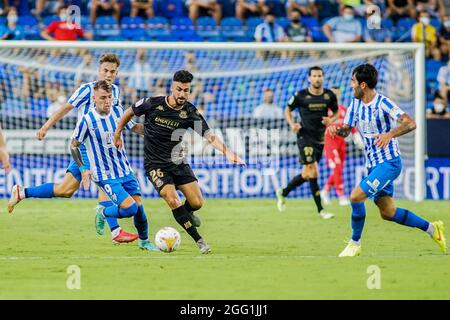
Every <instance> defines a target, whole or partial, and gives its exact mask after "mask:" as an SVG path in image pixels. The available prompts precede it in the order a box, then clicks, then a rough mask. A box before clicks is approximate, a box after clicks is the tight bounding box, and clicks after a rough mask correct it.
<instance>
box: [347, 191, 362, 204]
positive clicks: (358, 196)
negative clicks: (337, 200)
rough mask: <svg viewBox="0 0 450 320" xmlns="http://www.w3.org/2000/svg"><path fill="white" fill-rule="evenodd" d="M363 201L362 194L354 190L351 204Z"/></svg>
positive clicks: (351, 195)
mask: <svg viewBox="0 0 450 320" xmlns="http://www.w3.org/2000/svg"><path fill="white" fill-rule="evenodd" d="M363 200H364V199H363V197H361V194H360V193H359V192H357V191H355V190H353V191H352V193H351V194H350V202H361V201H363Z"/></svg>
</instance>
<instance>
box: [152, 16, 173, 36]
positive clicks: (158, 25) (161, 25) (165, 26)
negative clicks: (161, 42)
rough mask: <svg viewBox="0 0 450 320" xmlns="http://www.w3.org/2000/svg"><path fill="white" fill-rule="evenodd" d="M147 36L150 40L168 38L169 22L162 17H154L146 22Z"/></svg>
mask: <svg viewBox="0 0 450 320" xmlns="http://www.w3.org/2000/svg"><path fill="white" fill-rule="evenodd" d="M147 35H148V36H149V37H150V38H155V37H159V36H161V37H168V36H170V26H169V21H168V20H167V19H166V18H164V17H159V16H155V17H153V18H150V19H148V20H147Z"/></svg>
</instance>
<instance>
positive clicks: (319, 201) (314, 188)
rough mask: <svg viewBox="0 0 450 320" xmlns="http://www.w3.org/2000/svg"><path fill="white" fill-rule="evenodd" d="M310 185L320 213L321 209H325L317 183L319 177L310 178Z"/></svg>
mask: <svg viewBox="0 0 450 320" xmlns="http://www.w3.org/2000/svg"><path fill="white" fill-rule="evenodd" d="M309 186H310V188H311V193H312V195H313V198H314V202H315V203H316V206H317V212H318V213H320V211H322V210H323V207H322V199H320V188H319V184H318V183H317V178H313V179H309Z"/></svg>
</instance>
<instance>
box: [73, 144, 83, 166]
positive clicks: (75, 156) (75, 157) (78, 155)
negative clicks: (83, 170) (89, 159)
mask: <svg viewBox="0 0 450 320" xmlns="http://www.w3.org/2000/svg"><path fill="white" fill-rule="evenodd" d="M80 145H81V142H80V141H77V140H75V139H72V143H71V144H70V153H71V154H72V158H73V160H75V162H76V163H77V165H78V167H83V166H84V163H83V158H82V157H81V152H80Z"/></svg>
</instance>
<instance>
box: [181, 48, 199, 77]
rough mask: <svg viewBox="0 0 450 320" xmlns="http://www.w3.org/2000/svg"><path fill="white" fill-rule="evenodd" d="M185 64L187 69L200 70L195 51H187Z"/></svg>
mask: <svg viewBox="0 0 450 320" xmlns="http://www.w3.org/2000/svg"><path fill="white" fill-rule="evenodd" d="M184 66H185V69H186V70H189V71H191V72H192V71H197V70H198V68H197V63H196V60H195V53H194V51H187V52H186V54H185V56H184Z"/></svg>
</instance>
